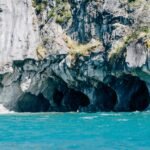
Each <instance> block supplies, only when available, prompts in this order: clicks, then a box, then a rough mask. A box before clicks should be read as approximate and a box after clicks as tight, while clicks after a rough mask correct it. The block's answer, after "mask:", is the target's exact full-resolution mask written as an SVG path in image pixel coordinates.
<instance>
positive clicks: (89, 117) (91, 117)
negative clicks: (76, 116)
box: [81, 116, 98, 120]
mask: <svg viewBox="0 0 150 150" xmlns="http://www.w3.org/2000/svg"><path fill="white" fill-rule="evenodd" d="M97 117H98V116H85V117H81V118H82V119H87V120H91V119H95V118H97Z"/></svg>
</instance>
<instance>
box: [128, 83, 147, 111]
mask: <svg viewBox="0 0 150 150" xmlns="http://www.w3.org/2000/svg"><path fill="white" fill-rule="evenodd" d="M148 105H149V91H148V88H147V86H146V83H145V82H144V81H141V83H139V85H138V87H137V91H136V92H135V93H133V95H132V96H131V100H130V102H129V109H130V111H137V110H138V111H143V110H145V109H146V108H147V107H148Z"/></svg>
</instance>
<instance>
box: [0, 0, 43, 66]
mask: <svg viewBox="0 0 150 150" xmlns="http://www.w3.org/2000/svg"><path fill="white" fill-rule="evenodd" d="M0 9H1V12H0V28H1V30H0V64H1V67H2V66H4V65H6V64H8V63H12V61H13V60H24V59H25V58H33V59H37V56H36V48H37V47H38V45H39V44H40V36H39V29H38V24H37V18H36V15H35V12H34V9H33V7H32V1H31V0H22V1H20V0H15V1H14V0H1V1H0Z"/></svg>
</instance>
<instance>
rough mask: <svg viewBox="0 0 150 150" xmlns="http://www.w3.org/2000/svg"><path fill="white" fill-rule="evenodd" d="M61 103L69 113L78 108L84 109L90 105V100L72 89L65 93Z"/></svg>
mask: <svg viewBox="0 0 150 150" xmlns="http://www.w3.org/2000/svg"><path fill="white" fill-rule="evenodd" d="M63 101H64V104H65V106H67V108H68V109H69V110H70V111H77V110H78V109H79V107H85V106H88V105H89V104H90V100H89V98H88V96H87V95H85V94H84V93H82V92H80V91H75V90H73V89H70V90H69V92H67V94H66V95H65V97H64V99H63Z"/></svg>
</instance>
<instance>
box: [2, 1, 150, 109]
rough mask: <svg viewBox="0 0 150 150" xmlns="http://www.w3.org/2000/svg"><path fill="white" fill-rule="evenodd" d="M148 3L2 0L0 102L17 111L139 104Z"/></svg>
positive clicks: (143, 93)
mask: <svg viewBox="0 0 150 150" xmlns="http://www.w3.org/2000/svg"><path fill="white" fill-rule="evenodd" d="M149 6H150V1H149V0H147V1H146V0H137V1H135V2H128V1H127V0H97V1H94V0H90V1H83V0H80V1H78V0H72V1H70V0H69V1H55V0H47V1H36V0H34V1H31V0H22V1H19V0H1V1H0V27H1V30H0V33H1V34H0V66H1V68H0V73H1V74H0V103H1V104H3V105H4V106H5V107H7V108H8V109H10V110H13V111H18V112H40V111H62V112H66V111H81V112H97V111H136V110H139V111H142V110H145V109H146V108H147V107H148V105H149V89H150V88H149V87H150V86H149V85H150V84H149V79H150V76H149V58H150V57H149V48H150V46H149V39H150V30H149V26H148V25H149V23H150V18H149V15H148V14H149V13H150V9H149V8H150V7H149ZM62 18H63V19H62ZM8 20H9V21H8ZM95 43H96V44H95ZM97 43H98V44H97Z"/></svg>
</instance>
